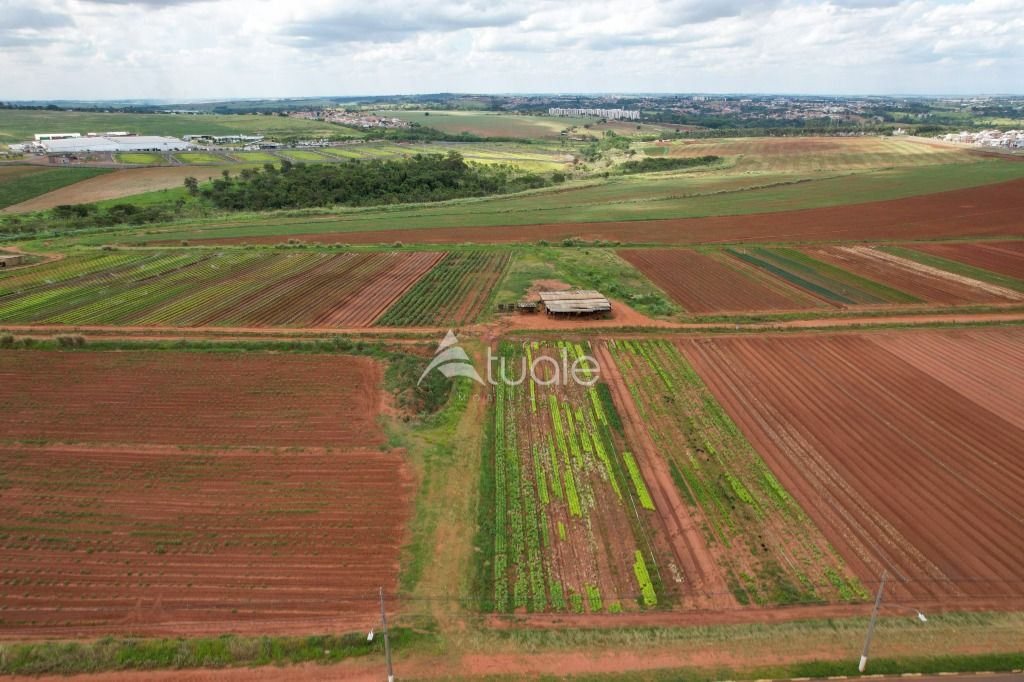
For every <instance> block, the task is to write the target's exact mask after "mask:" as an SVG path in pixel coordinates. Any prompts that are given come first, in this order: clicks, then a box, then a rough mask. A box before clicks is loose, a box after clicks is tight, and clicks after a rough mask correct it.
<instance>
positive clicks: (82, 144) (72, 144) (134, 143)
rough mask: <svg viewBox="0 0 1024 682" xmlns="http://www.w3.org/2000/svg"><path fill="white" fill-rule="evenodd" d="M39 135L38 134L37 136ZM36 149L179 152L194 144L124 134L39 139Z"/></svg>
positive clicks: (64, 151) (39, 150) (72, 152)
mask: <svg viewBox="0 0 1024 682" xmlns="http://www.w3.org/2000/svg"><path fill="white" fill-rule="evenodd" d="M36 137H37V138H38V137H39V136H38V135H37V136H36ZM32 146H33V148H34V151H37V152H42V153H46V154H84V153H88V152H114V153H116V152H177V151H185V150H187V149H192V148H193V145H191V144H189V143H188V142H185V141H184V140H180V139H178V138H176V137H163V136H158V135H124V136H110V137H108V136H106V135H99V136H96V137H82V136H81V135H77V134H76V135H75V136H74V137H66V138H54V139H37V141H36V143H35V144H34V145H32Z"/></svg>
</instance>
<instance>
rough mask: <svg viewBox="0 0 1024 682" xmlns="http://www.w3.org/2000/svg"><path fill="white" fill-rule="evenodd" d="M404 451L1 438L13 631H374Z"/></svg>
mask: <svg viewBox="0 0 1024 682" xmlns="http://www.w3.org/2000/svg"><path fill="white" fill-rule="evenodd" d="M403 459H404V458H403V456H402V453H401V452H400V451H390V452H383V451H381V450H380V449H378V448H369V449H366V448H351V449H349V448H343V449H334V450H330V451H328V450H323V449H321V450H316V451H311V450H303V451H288V452H284V453H281V452H253V451H251V450H245V451H241V450H238V451H231V452H211V451H208V450H182V449H179V448H166V447H165V448H152V447H149V448H146V447H116V446H112V447H76V446H64V445H52V446H43V447H33V446H25V447H19V446H0V471H3V472H4V483H5V488H4V491H3V495H2V496H0V519H3V524H4V525H5V526H9V527H17V533H16V539H15V536H11V535H8V536H6V537H7V540H5V541H4V542H3V543H2V544H0V566H3V575H4V584H5V585H7V586H8V587H7V588H5V589H4V590H2V591H0V611H2V613H3V619H2V620H0V639H4V638H8V639H33V638H42V637H46V638H49V637H62V638H80V637H96V636H98V635H101V634H105V633H111V634H120V635H129V634H131V635H145V636H162V635H175V636H195V635H216V634H220V633H223V632H237V633H248V634H254V635H255V634H262V633H266V632H273V633H296V634H298V633H314V632H328V631H346V630H348V631H351V630H359V629H362V628H364V627H365V628H367V629H368V628H369V627H370V626H372V625H374V624H375V623H376V620H377V616H375V614H377V613H379V611H378V608H379V606H378V602H377V589H378V586H383V587H384V589H385V590H386V591H387V592H389V593H391V594H393V593H394V592H395V591H396V590H397V578H398V558H399V552H400V549H401V545H402V543H403V541H404V540H405V532H406V531H405V525H406V524H407V522H408V519H409V516H410V511H411V500H412V495H413V485H412V478H411V475H410V473H409V471H408V470H407V468H406V465H405V463H404V461H403ZM385 499H386V500H387V504H386V505H385V504H382V503H381V501H382V500H385ZM13 585H17V588H13V587H10V586H13ZM393 607H394V605H392V608H393Z"/></svg>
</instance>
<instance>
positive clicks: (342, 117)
mask: <svg viewBox="0 0 1024 682" xmlns="http://www.w3.org/2000/svg"><path fill="white" fill-rule="evenodd" d="M288 116H290V117H291V118H303V119H306V120H308V121H326V122H327V123H337V124H338V125H343V126H349V127H352V128H408V127H409V122H408V121H403V120H402V119H400V118H397V117H394V116H378V115H376V114H369V113H363V112H351V111H345V110H343V109H324V110H322V111H292V112H289V113H288Z"/></svg>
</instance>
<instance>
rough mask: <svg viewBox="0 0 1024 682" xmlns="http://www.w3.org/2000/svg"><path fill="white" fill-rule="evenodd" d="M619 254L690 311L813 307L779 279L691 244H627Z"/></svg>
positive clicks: (808, 300) (805, 298)
mask: <svg viewBox="0 0 1024 682" xmlns="http://www.w3.org/2000/svg"><path fill="white" fill-rule="evenodd" d="M618 254H619V255H620V256H622V258H623V259H625V260H626V261H628V262H629V263H630V264H632V265H633V266H634V267H636V268H637V269H638V270H640V272H642V273H644V275H646V276H647V278H648V279H650V280H651V281H652V282H654V283H655V284H656V285H658V287H660V288H661V289H662V290H663V291H665V293H667V294H668V295H669V296H671V297H672V298H673V299H674V300H675V301H676V302H678V303H679V304H680V305H681V306H683V308H684V309H686V310H687V311H689V312H693V313H712V312H741V311H762V310H795V309H800V308H811V307H814V303H813V302H812V301H811V300H810V299H809V298H808V297H807V296H805V295H804V294H802V293H801V292H799V291H797V290H795V289H793V288H792V287H790V286H788V285H786V284H785V283H784V282H782V281H781V280H780V281H779V282H778V283H777V284H775V283H769V281H767V276H765V277H755V276H753V275H752V274H750V273H748V272H747V271H746V270H745V269H744V268H743V267H742V266H741V265H740V264H738V263H737V264H736V265H735V266H733V265H732V264H731V263H728V262H727V261H723V260H720V259H718V258H715V257H713V256H710V255H707V254H703V253H698V252H696V251H693V250H690V249H629V250H624V251H619V252H618Z"/></svg>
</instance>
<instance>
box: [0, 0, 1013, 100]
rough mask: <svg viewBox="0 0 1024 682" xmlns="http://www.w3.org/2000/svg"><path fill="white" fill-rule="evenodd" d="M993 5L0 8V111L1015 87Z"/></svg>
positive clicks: (1009, 36)
mask: <svg viewBox="0 0 1024 682" xmlns="http://www.w3.org/2000/svg"><path fill="white" fill-rule="evenodd" d="M1022 67H1024V12H1022V11H1021V10H1020V8H1019V2H1016V1H1015V0H1014V1H1011V0H952V1H950V0H722V1H720V2H712V1H708V0H672V1H670V2H664V1H658V0H608V1H606V2H602V3H579V2H571V1H568V0H565V1H563V0H521V1H519V2H514V1H512V0H506V1H505V2H487V1H486V0H429V1H420V2H416V3H410V2H401V1H399V0H383V1H382V2H378V3H367V2H365V1H360V2H356V1H355V0H341V1H338V0H305V1H304V2H302V3H295V2H284V1H283V0H0V99H44V98H90V99H92V98H165V99H189V98H221V97H245V96H253V97H257V96H299V95H330V94H336V95H344V94H388V93H413V92H437V91H461V92H514V91H519V92H523V91H530V92H539V91H559V92H571V91H617V92H629V91H633V92H637V91H642V92H693V91H712V92H714V91H717V92H722V91H728V92H741V91H742V92H772V91H786V92H842V93H854V92H873V93H886V92H942V93H947V92H954V91H959V92H997V91H998V92H1007V91H1014V90H1016V91H1020V90H1021V85H1022V82H1024V81H1021V78H1020V73H1021V72H1022Z"/></svg>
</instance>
